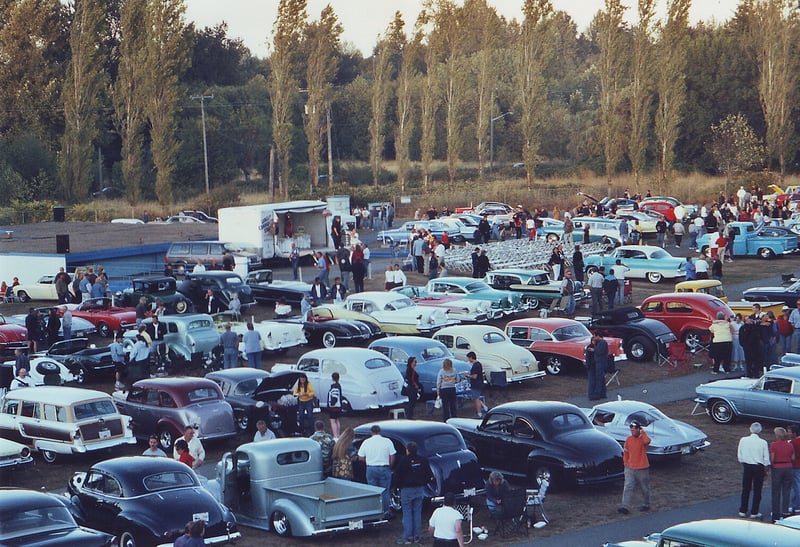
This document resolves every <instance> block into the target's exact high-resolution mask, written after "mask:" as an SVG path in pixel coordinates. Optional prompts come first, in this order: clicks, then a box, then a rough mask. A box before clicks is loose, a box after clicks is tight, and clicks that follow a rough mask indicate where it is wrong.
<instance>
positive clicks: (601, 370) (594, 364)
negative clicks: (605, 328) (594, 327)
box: [586, 334, 608, 401]
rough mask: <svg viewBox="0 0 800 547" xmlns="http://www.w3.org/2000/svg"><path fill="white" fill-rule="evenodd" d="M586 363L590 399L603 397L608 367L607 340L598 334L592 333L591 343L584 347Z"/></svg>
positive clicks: (594, 399)
mask: <svg viewBox="0 0 800 547" xmlns="http://www.w3.org/2000/svg"><path fill="white" fill-rule="evenodd" d="M586 353H587V355H586V365H587V373H588V377H589V386H588V390H587V391H588V396H589V400H590V401H597V400H599V399H605V398H606V397H607V395H606V370H607V369H608V342H606V341H605V339H604V338H603V337H602V336H600V335H599V334H594V335H592V343H591V344H589V347H588V348H586Z"/></svg>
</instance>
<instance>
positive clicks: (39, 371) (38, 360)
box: [0, 354, 78, 387]
mask: <svg viewBox="0 0 800 547" xmlns="http://www.w3.org/2000/svg"><path fill="white" fill-rule="evenodd" d="M30 364H31V366H30V370H29V371H28V385H29V386H30V387H35V386H60V385H64V384H66V383H67V382H77V381H78V376H77V374H75V373H73V371H72V370H71V369H70V368H69V367H68V366H67V365H66V364H65V363H63V362H62V361H61V360H60V359H56V358H54V357H45V356H40V355H37V354H34V355H31V356H30ZM0 366H2V368H3V369H5V370H7V371H8V372H7V373H4V376H7V377H10V378H13V377H14V373H15V372H16V369H15V361H5V362H4V363H3V364H2V365H0ZM9 383H10V380H9Z"/></svg>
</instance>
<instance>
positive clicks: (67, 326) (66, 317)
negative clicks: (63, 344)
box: [61, 306, 72, 340]
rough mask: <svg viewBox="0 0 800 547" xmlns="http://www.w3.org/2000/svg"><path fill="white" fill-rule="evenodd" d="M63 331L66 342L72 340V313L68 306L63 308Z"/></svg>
mask: <svg viewBox="0 0 800 547" xmlns="http://www.w3.org/2000/svg"><path fill="white" fill-rule="evenodd" d="M61 312H62V315H61V330H62V331H64V340H72V312H71V311H69V308H68V307H66V306H61Z"/></svg>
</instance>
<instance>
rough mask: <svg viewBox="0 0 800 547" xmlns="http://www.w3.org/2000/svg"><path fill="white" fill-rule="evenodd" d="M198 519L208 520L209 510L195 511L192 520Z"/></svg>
mask: <svg viewBox="0 0 800 547" xmlns="http://www.w3.org/2000/svg"><path fill="white" fill-rule="evenodd" d="M198 520H202V521H205V522H208V511H206V512H205V513H194V514H193V515H192V522H196V521H198Z"/></svg>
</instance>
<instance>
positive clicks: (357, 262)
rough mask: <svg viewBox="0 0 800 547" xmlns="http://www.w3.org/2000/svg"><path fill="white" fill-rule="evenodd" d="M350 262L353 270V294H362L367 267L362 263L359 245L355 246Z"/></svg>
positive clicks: (362, 255) (362, 257) (361, 252)
mask: <svg viewBox="0 0 800 547" xmlns="http://www.w3.org/2000/svg"><path fill="white" fill-rule="evenodd" d="M350 262H351V268H352V269H353V285H355V292H357V293H358V292H364V278H365V277H366V276H367V265H366V262H365V261H364V251H362V250H361V245H356V246H355V247H354V248H353V254H352V256H351V257H350Z"/></svg>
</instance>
